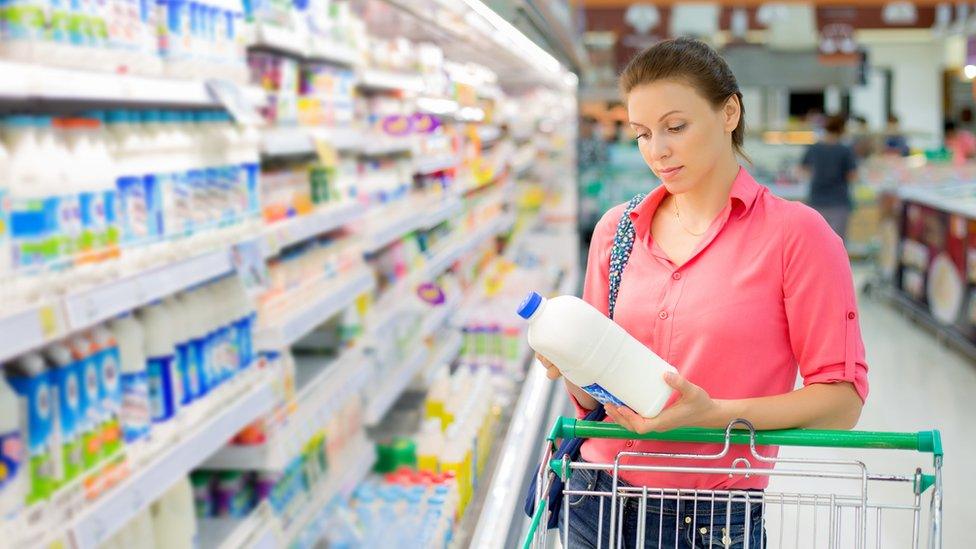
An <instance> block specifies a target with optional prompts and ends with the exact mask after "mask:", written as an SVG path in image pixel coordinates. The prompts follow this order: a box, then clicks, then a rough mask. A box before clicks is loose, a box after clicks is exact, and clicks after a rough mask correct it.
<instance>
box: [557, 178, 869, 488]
mask: <svg viewBox="0 0 976 549" xmlns="http://www.w3.org/2000/svg"><path fill="white" fill-rule="evenodd" d="M666 195H667V191H666V189H665V188H664V186H661V187H658V188H657V189H656V190H654V191H653V192H651V193H650V194H649V195H648V196H647V198H645V199H644V201H643V202H641V203H640V204H639V205H638V206H637V207H636V208H635V209H634V211H633V212H632V213H631V219H632V220H633V222H634V229H635V231H636V239H635V242H634V248H633V251H632V253H631V257H630V262H629V263H628V264H627V267H626V269H625V270H624V273H623V282H622V283H621V286H620V293H619V295H618V299H617V308H616V313H615V320H616V322H617V323H618V324H620V325H621V326H622V327H623V328H624V329H626V330H627V331H628V332H629V333H630V334H631V335H633V336H634V337H636V338H637V339H638V340H640V341H641V342H643V343H644V344H645V345H647V347H648V348H650V349H651V350H653V351H654V352H655V353H657V354H658V355H659V356H661V357H662V358H664V359H665V360H667V361H668V362H669V363H671V364H673V365H674V366H675V367H676V368H677V369H678V371H679V372H680V373H681V375H683V376H685V377H686V378H687V379H688V380H689V381H691V382H692V383H694V384H696V385H698V386H700V387H702V388H703V389H704V390H705V391H706V392H707V393H708V394H709V395H710V396H711V397H712V398H716V399H741V398H750V397H760V396H767V395H778V394H783V393H788V392H790V391H792V390H793V389H794V388H795V385H796V380H797V372H799V374H800V375H801V376H802V378H803V384H804V385H809V384H811V383H835V382H842V381H847V382H850V383H852V384H853V385H854V387H855V389H856V390H857V393H858V395H859V396H860V397H861V399H862V400H863V399H864V398H866V397H867V394H868V381H867V364H866V363H865V359H864V344H863V342H862V340H861V330H860V327H859V326H858V320H857V303H856V300H855V293H854V284H853V277H852V275H851V268H850V263H849V261H848V258H847V253H846V251H845V249H844V245H843V243H842V241H841V239H840V237H838V236H837V235H836V234H835V233H834V232H833V231H832V230H831V229H830V227H829V226H828V225H827V222H826V221H824V219H823V217H821V216H820V214H818V213H817V212H816V211H814V210H813V209H811V208H809V207H807V206H805V205H803V204H800V203H797V202H790V201H786V200H783V199H781V198H778V197H776V196H773V195H772V194H771V193H770V192H769V190H768V189H767V188H765V187H763V186H761V185H759V184H758V183H756V181H755V180H754V179H753V178H752V176H751V175H749V173H748V172H747V171H746V170H745V169H743V168H740V169H739V174H738V176H737V177H736V179H735V182H734V184H733V186H732V191H731V194H730V198H729V203H728V205H727V206H726V207H725V208H724V209H723V210H722V212H721V213H720V214H719V215H718V217H717V218H716V219H715V221H714V222H713V223H712V225H711V227H710V228H709V229H708V231H707V232H706V233H705V235H704V236H703V238H702V240H701V243H700V244H699V245H698V247H697V248H696V249H695V251H694V253H693V255H692V257H691V259H690V260H688V261H687V262H686V263H685V264H684V265H682V266H681V267H677V266H676V265H675V264H674V263H672V262H671V261H670V260H669V259H668V257H667V255H666V254H665V253H664V252H663V251H662V250H661V248H660V247H658V246H657V245H656V244H655V242H654V240H653V238H652V236H651V220H652V219H653V218H654V212H655V211H656V210H657V208H658V206H659V205H660V204H661V202H662V200H664V198H665V196H666ZM624 209H625V205H620V206H617V207H615V208H613V209H611V210H610V211H609V212H607V213H606V214H605V215H604V216H603V219H601V220H600V222H599V223H598V224H597V226H596V229H595V230H594V233H593V239H592V243H591V245H590V252H589V258H588V261H587V268H586V280H585V282H584V288H583V299H584V300H586V301H587V302H588V303H590V304H591V305H593V306H594V307H596V308H597V309H598V310H600V311H602V312H603V313H604V314H607V293H608V291H609V290H608V285H607V271H608V268H609V261H610V249H611V247H612V245H613V236H614V233H615V231H616V227H617V222H618V221H619V219H620V216H621V215H622V214H623V211H624ZM574 404H575V405H576V407H577V412H578V413H579V414H580V415H579V417H583V415H585V413H586V410H584V409H583V408H581V407H580V406H579V404H578V403H576V402H574ZM607 421H611V420H610V418H607ZM721 448H722V446H721V445H708V444H692V443H666V442H654V441H630V440H599V439H591V440H588V441H587V442H586V443H585V444H584V445H583V448H582V454H581V455H582V458H583V459H584V460H586V461H589V462H591V463H613V460H614V458H615V457H616V455H617V454H618V453H619V452H658V453H670V454H675V453H694V454H715V453H718V452H719V451H720V450H721ZM776 450H777V449H776V448H768V447H767V448H760V452H762V453H766V454H769V455H775V453H776ZM749 456H750V453H749V449H748V447H745V446H732V449H731V450H730V451H729V453H728V454H727V455H726V456H725V457H724V458H721V459H718V460H706V461H702V460H689V459H683V460H682V459H673V458H651V459H649V458H625V459H624V460H623V461H622V463H634V464H650V465H669V466H695V467H730V466H731V465H732V462H733V461H734V460H736V459H737V458H740V457H747V458H749ZM749 461H750V462H751V465H752V467H753V468H759V467H769V465H767V464H763V463H761V462H759V461H758V460H756V459H754V458H749ZM621 478H622V479H624V480H625V481H627V482H629V483H631V484H633V485H646V486H650V487H655V488H697V489H706V490H708V489H733V488H734V489H744V488H765V487H766V485H767V484H768V477H765V476H751V477H750V478H748V479H746V478H744V477H742V476H738V475H737V476H735V477H734V478H731V479H730V478H729V476H728V475H700V474H693V475H692V474H683V473H682V474H678V473H670V472H652V473H644V472H640V473H637V472H625V473H621Z"/></svg>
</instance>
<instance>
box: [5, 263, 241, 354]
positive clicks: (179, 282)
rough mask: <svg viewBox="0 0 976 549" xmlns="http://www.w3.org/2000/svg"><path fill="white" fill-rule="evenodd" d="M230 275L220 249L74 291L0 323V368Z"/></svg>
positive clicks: (8, 316)
mask: <svg viewBox="0 0 976 549" xmlns="http://www.w3.org/2000/svg"><path fill="white" fill-rule="evenodd" d="M232 271H233V265H232V263H231V258H230V253H229V251H228V250H227V249H226V248H225V249H222V250H216V251H213V252H208V253H204V254H200V255H197V256H195V257H192V258H189V259H182V260H179V261H175V262H173V263H170V264H168V265H163V266H159V267H154V268H151V269H148V270H146V271H143V272H140V273H137V274H134V275H131V276H127V277H123V278H121V279H119V280H116V281H113V282H111V283H108V284H101V285H98V286H95V287H92V288H89V289H85V290H80V291H77V292H74V293H72V294H70V295H67V296H65V297H64V298H62V299H59V300H55V301H53V302H49V303H47V304H45V305H41V306H36V307H32V308H29V309H26V310H24V311H21V312H17V313H13V314H10V315H7V316H4V317H3V318H0V333H2V334H3V335H4V337H3V338H0V362H3V361H6V360H9V359H11V358H14V357H16V356H18V355H20V354H23V353H25V352H27V351H30V350H32V349H36V348H38V347H41V346H43V345H44V344H46V343H48V342H50V341H53V340H55V339H58V338H61V337H64V336H66V335H68V334H70V333H72V332H75V331H79V330H84V329H86V328H90V327H92V326H94V325H95V324H98V323H99V322H102V321H105V320H108V319H111V318H112V317H114V316H116V315H119V314H121V313H124V312H126V311H131V310H133V309H136V308H138V307H141V306H143V305H146V304H148V303H151V302H153V301H155V300H157V299H160V298H163V297H166V296H168V295H171V294H173V293H176V292H179V291H181V290H184V289H186V288H189V287H192V286H195V285H197V284H200V283H202V282H206V281H208V280H212V279H214V278H218V277H220V276H224V275H227V274H230V273H231V272H232Z"/></svg>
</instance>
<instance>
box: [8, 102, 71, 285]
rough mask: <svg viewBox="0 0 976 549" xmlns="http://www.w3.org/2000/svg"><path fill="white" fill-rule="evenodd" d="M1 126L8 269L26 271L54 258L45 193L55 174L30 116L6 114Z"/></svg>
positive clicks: (53, 226)
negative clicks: (6, 186) (5, 162)
mask: <svg viewBox="0 0 976 549" xmlns="http://www.w3.org/2000/svg"><path fill="white" fill-rule="evenodd" d="M3 129H4V138H5V140H6V142H7V144H8V145H9V147H10V150H9V153H10V163H9V172H8V173H9V183H10V186H9V194H10V196H9V199H10V231H11V232H10V246H11V248H12V257H11V260H12V268H13V270H14V271H15V272H19V273H30V272H32V271H35V270H37V269H40V268H43V267H44V266H45V265H46V264H47V263H48V262H49V261H52V260H53V259H54V257H55V253H54V252H55V251H56V249H57V248H56V241H55V242H54V243H53V245H52V240H53V239H55V238H56V235H55V230H56V228H57V226H56V224H55V223H54V219H55V210H54V209H53V208H52V206H51V204H50V199H51V198H52V197H50V196H49V195H48V192H49V191H50V190H51V189H52V188H55V187H57V185H58V174H57V171H56V170H55V169H54V168H53V167H52V166H51V165H50V159H49V158H46V157H44V156H43V154H42V150H41V147H40V143H39V141H38V134H37V129H38V123H37V121H36V120H35V118H34V117H31V116H9V117H7V118H6V119H5V120H4V127H3ZM30 290H31V289H30V288H25V291H28V292H30ZM30 293H33V292H30Z"/></svg>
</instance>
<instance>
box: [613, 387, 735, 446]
mask: <svg viewBox="0 0 976 549" xmlns="http://www.w3.org/2000/svg"><path fill="white" fill-rule="evenodd" d="M664 381H665V382H666V383H667V384H668V385H670V386H671V388H673V389H674V390H675V391H677V392H678V399H677V401H675V403H674V404H673V405H672V406H670V407H668V408H665V409H664V410H662V411H661V413H660V414H658V415H657V416H655V417H653V418H646V417H641V416H639V415H638V414H637V413H636V412H634V411H633V410H631V409H630V408H628V407H627V406H612V405H608V406H606V410H607V415H608V416H610V417H611V418H612V419H613V421H614V422H616V423H617V424H618V425H620V426H622V427H625V428H626V429H628V430H630V431H633V432H635V433H640V434H644V433H649V432H651V431H657V432H660V431H669V430H671V429H677V428H678V427H699V426H706V425H709V424H711V423H712V422H713V421H712V418H713V417H714V416H715V414H716V411H717V408H718V403H717V402H716V401H714V400H712V398H711V397H710V396H708V393H706V392H705V390H704V389H702V388H701V387H699V386H697V385H695V384H694V383H692V382H690V381H688V380H687V379H685V378H683V377H681V375H680V374H676V373H674V372H667V373H665V374H664Z"/></svg>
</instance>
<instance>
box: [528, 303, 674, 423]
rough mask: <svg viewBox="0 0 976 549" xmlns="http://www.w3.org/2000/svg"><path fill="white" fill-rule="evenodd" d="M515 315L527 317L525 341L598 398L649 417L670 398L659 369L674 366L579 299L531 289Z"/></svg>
mask: <svg viewBox="0 0 976 549" xmlns="http://www.w3.org/2000/svg"><path fill="white" fill-rule="evenodd" d="M518 314H519V316H521V317H522V318H525V319H526V320H528V321H529V330H528V339H529V345H530V346H531V347H532V348H533V349H534V350H535V351H536V352H538V353H539V354H541V355H542V356H544V357H546V358H547V359H549V360H550V361H552V363H553V364H555V365H556V367H557V368H559V370H560V371H561V372H562V373H563V375H564V376H566V379H568V380H569V381H571V382H573V383H575V384H576V385H578V386H580V387H581V388H582V389H583V390H585V391H586V392H588V393H589V394H590V395H592V396H593V398H595V399H596V400H598V401H599V402H601V403H603V404H607V403H610V404H615V405H621V404H626V405H627V406H629V407H630V408H631V409H633V410H634V411H635V412H637V413H638V414H640V415H641V416H644V417H654V416H656V415H658V414H659V413H661V409H662V408H664V405H665V404H666V403H667V401H668V398H670V397H671V393H672V389H671V387H670V386H669V385H668V384H667V383H665V382H664V378H663V374H664V373H665V372H668V371H671V372H675V371H676V370H675V368H674V366H671V365H670V364H668V363H667V362H665V361H664V359H662V358H661V357H659V356H657V355H656V354H654V352H653V351H651V350H650V349H648V348H647V347H645V346H644V344H642V343H641V342H640V341H637V340H636V339H634V337H633V336H631V335H630V334H628V333H627V332H626V330H624V329H623V328H621V327H620V325H618V324H617V323H615V322H614V321H612V320H610V319H609V318H607V317H606V316H604V315H603V314H602V313H600V311H597V310H596V309H594V308H593V307H592V306H590V305H589V304H588V303H586V302H585V301H583V300H582V299H579V298H578V297H574V296H559V297H555V298H552V299H548V300H547V299H545V298H543V297H542V296H541V295H539V294H537V293H535V292H532V293H531V294H529V295H528V297H526V298H525V301H523V302H522V305H521V306H519V310H518Z"/></svg>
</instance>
